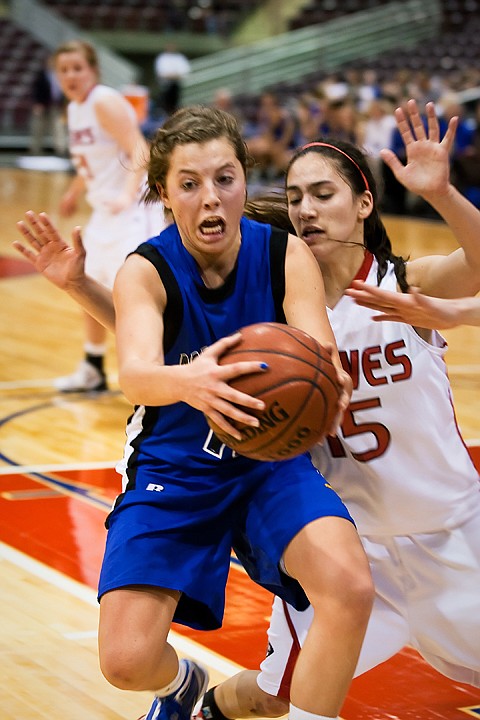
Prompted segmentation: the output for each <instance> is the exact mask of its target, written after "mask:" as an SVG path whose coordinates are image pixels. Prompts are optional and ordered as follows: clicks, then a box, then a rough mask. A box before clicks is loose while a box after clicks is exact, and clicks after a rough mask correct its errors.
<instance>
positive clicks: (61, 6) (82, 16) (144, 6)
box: [44, 0, 259, 36]
mask: <svg viewBox="0 0 480 720" xmlns="http://www.w3.org/2000/svg"><path fill="white" fill-rule="evenodd" d="M44 2H45V5H47V6H48V7H49V8H50V9H51V10H55V11H56V12H58V13H60V14H61V15H63V16H64V17H65V18H66V19H67V20H70V21H71V22H74V23H75V24H77V25H78V27H80V28H81V29H82V30H103V31H105V30H107V31H110V30H129V31H133V32H135V31H144V32H145V31H146V32H194V33H211V34H220V35H223V36H228V35H229V34H230V33H231V32H232V30H233V29H234V28H235V27H236V26H237V25H238V23H239V22H240V21H241V20H242V19H243V18H244V17H245V16H246V15H247V14H248V13H249V12H251V11H252V10H253V9H255V8H256V7H258V5H259V1H258V0H197V2H195V1H194V0H193V1H192V0H122V1H118V0H102V2H97V1H95V0H76V2H75V3H71V2H69V0H44Z"/></svg>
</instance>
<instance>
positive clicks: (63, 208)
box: [59, 173, 85, 217]
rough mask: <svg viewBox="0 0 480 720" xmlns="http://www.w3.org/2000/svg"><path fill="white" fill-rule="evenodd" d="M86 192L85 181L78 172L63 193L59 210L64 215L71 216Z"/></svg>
mask: <svg viewBox="0 0 480 720" xmlns="http://www.w3.org/2000/svg"><path fill="white" fill-rule="evenodd" d="M84 192H85V181H84V179H83V178H82V176H81V175H78V173H77V174H76V175H75V177H74V178H73V180H72V181H71V183H70V185H69V186H68V188H67V189H66V191H65V192H64V194H63V195H62V198H61V200H60V206H59V212H60V215H62V217H70V216H71V215H73V213H74V212H75V210H76V209H77V207H78V201H79V200H80V198H81V196H82V195H83V193H84Z"/></svg>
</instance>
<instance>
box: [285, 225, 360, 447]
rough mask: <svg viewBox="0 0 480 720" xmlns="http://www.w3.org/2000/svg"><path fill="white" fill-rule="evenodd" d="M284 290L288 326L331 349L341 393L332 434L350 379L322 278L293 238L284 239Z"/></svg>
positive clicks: (346, 399) (304, 247)
mask: <svg viewBox="0 0 480 720" xmlns="http://www.w3.org/2000/svg"><path fill="white" fill-rule="evenodd" d="M285 275H286V291H285V300H284V304H283V307H284V311H285V317H286V319H287V322H288V324H289V325H292V326H294V327H297V328H299V329H300V330H304V331H305V332H307V333H308V334H309V335H311V336H312V337H314V338H315V339H316V340H318V342H319V343H320V344H321V345H323V346H325V347H327V348H329V349H331V356H332V362H333V364H334V365H335V367H336V369H337V377H338V382H339V384H340V386H341V387H342V389H343V391H342V394H341V396H340V399H339V412H338V415H337V418H336V419H335V423H334V428H332V434H334V433H335V429H336V428H337V426H338V424H339V421H340V419H341V415H342V414H343V412H344V411H345V409H346V408H347V406H348V404H349V402H350V396H351V394H352V380H351V378H350V376H349V375H348V373H346V372H345V370H344V369H343V367H342V364H341V361H340V356H339V354H338V349H337V344H336V341H335V337H334V335H333V331H332V328H331V325H330V321H329V319H328V315H327V310H326V302H325V289H324V285H323V277H322V274H321V271H320V268H319V267H318V263H317V261H316V260H315V258H314V256H313V254H312V252H311V251H310V250H309V248H308V247H307V245H305V243H304V242H303V241H302V240H300V239H299V238H297V237H296V236H295V235H289V236H288V246H287V257H286V263H285Z"/></svg>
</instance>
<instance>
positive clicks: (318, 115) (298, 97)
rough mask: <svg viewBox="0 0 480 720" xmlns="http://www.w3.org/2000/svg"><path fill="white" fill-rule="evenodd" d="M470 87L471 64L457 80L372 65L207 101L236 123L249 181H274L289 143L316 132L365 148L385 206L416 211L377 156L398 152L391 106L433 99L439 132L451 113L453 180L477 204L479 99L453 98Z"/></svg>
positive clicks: (477, 76)
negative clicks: (385, 73) (384, 75)
mask: <svg viewBox="0 0 480 720" xmlns="http://www.w3.org/2000/svg"><path fill="white" fill-rule="evenodd" d="M472 87H480V69H474V68H473V69H472V70H469V71H468V72H465V73H463V77H461V78H460V77H458V76H457V75H451V76H447V75H445V76H441V77H440V76H432V75H428V74H427V73H425V72H422V71H416V72H412V71H408V70H401V71H399V72H397V73H396V75H395V76H392V77H390V78H388V79H385V80H383V81H380V80H379V78H378V76H377V73H376V72H375V70H373V69H366V70H363V71H360V70H353V69H352V70H348V71H346V72H345V73H342V74H341V73H335V74H331V75H327V76H325V77H324V78H323V79H322V80H321V81H319V82H318V83H317V84H316V85H314V86H313V87H312V88H311V89H309V90H303V91H301V92H292V91H290V92H289V90H288V88H281V89H279V90H275V91H268V92H263V93H261V94H260V95H259V96H256V97H253V96H252V97H251V98H246V97H242V98H235V97H234V96H233V95H232V94H231V93H230V92H229V90H228V88H224V89H222V90H220V91H218V93H217V95H216V97H215V100H214V104H216V105H219V106H220V107H223V108H224V109H226V110H229V111H230V112H232V113H233V114H234V115H235V116H236V117H237V119H238V120H239V122H240V123H241V126H242V128H243V135H244V137H245V139H246V141H247V144H248V147H249V150H250V153H251V155H252V156H253V158H254V160H255V168H254V170H253V176H252V182H253V183H260V184H272V183H273V184H275V183H278V182H281V179H282V176H283V172H284V170H285V168H286V166H287V164H288V161H289V159H290V157H291V154H292V151H293V149H294V148H296V147H298V146H300V145H303V144H305V143H308V142H310V141H312V140H315V139H317V138H318V137H325V136H329V137H334V138H343V139H345V140H348V141H351V142H354V143H359V144H360V145H361V146H362V147H364V148H365V150H366V151H367V152H368V154H369V157H370V162H371V166H372V171H373V173H374V176H375V178H376V180H377V183H378V186H379V189H380V196H381V198H382V207H383V209H384V210H385V211H387V212H393V213H399V214H400V213H410V212H411V213H412V214H422V212H425V213H428V212H429V211H428V210H427V208H422V207H421V206H419V204H418V201H414V200H413V199H412V198H410V197H409V196H408V193H406V192H405V190H404V189H402V187H401V186H399V184H398V183H397V182H396V180H395V178H394V177H393V175H392V173H391V172H390V171H389V170H388V168H387V167H386V166H385V165H384V163H383V161H382V160H381V157H380V150H381V149H382V148H384V147H388V148H391V149H393V150H394V151H395V152H396V153H397V154H398V155H399V157H402V152H403V150H402V147H403V143H402V142H401V139H400V137H399V134H398V131H397V130H396V126H395V120H394V116H393V113H394V110H395V108H396V107H398V106H400V105H402V104H403V103H404V102H405V101H406V100H407V99H408V98H415V99H416V100H417V101H418V103H419V107H421V108H423V107H424V106H425V104H426V103H427V102H430V101H431V102H434V103H435V106H436V110H437V113H438V114H439V116H440V124H441V130H443V129H445V128H446V125H447V123H448V120H449V119H450V118H451V117H452V116H453V115H458V117H459V124H458V129H457V133H456V140H455V147H454V150H453V153H452V178H453V180H454V182H455V184H456V185H457V187H459V189H461V190H462V192H463V193H464V194H466V195H467V196H468V197H469V198H470V200H471V201H472V202H474V203H475V204H476V205H477V206H478V207H480V100H477V101H472V102H470V103H465V102H462V101H461V99H460V95H459V88H462V89H463V88H472Z"/></svg>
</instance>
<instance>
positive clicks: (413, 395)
mask: <svg viewBox="0 0 480 720" xmlns="http://www.w3.org/2000/svg"><path fill="white" fill-rule="evenodd" d="M377 267H378V266H377V262H376V260H375V259H374V258H373V256H371V255H370V254H368V255H367V257H366V259H365V263H364V266H363V268H362V270H361V271H360V273H359V276H358V277H360V278H361V279H365V281H366V282H367V283H369V284H372V285H376V284H377V279H376V277H377ZM396 285H397V282H396V278H395V273H394V269H393V265H392V264H390V265H389V268H388V271H387V273H386V275H385V277H384V278H383V279H382V282H381V287H382V288H383V289H386V290H393V291H396ZM373 314H374V311H372V310H369V309H368V308H364V307H360V306H359V305H357V304H356V303H355V302H354V300H353V299H352V298H350V297H348V296H346V295H344V296H343V297H342V299H341V300H340V301H339V302H338V304H337V305H336V306H335V308H334V309H333V310H329V318H330V322H331V325H332V328H333V332H334V334H335V337H336V340H337V345H338V348H339V351H340V355H341V358H342V363H343V365H344V368H345V369H346V370H348V372H349V374H350V375H351V377H352V379H353V394H352V399H351V403H350V406H349V408H348V409H347V411H346V413H345V416H344V419H343V422H342V427H341V430H340V431H339V435H338V437H336V438H330V439H327V440H326V441H325V442H324V444H323V445H322V446H319V447H316V448H315V449H314V450H313V452H312V455H313V458H314V462H315V464H316V466H317V467H318V468H319V470H320V471H321V472H322V473H323V474H324V475H325V477H326V478H327V480H328V481H329V482H330V484H331V485H332V486H333V487H334V489H335V490H336V491H337V492H338V493H339V495H340V497H341V498H342V499H343V501H344V502H345V504H346V505H347V507H348V509H349V510H350V512H351V514H352V516H353V518H354V520H355V521H356V523H357V527H358V530H359V532H360V534H362V535H386V534H388V535H408V534H410V533H417V532H422V533H425V532H433V531H437V530H442V529H446V528H451V527H454V526H455V525H457V524H458V523H460V522H462V521H463V520H465V519H466V518H468V517H469V516H470V515H471V514H472V512H474V511H475V508H476V507H478V494H479V491H480V483H479V476H478V473H477V472H476V471H475V468H474V466H473V463H472V461H471V460H470V457H469V454H468V451H467V449H466V447H465V444H464V442H463V440H462V437H461V435H460V432H459V429H458V426H457V423H456V419H455V412H454V408H453V404H452V397H451V389H450V384H449V381H448V377H447V371H446V366H445V361H444V355H445V352H446V349H447V346H446V342H445V340H444V338H442V337H441V335H440V334H439V333H437V332H433V333H432V344H429V343H427V342H425V341H424V340H423V339H422V338H421V337H419V335H418V334H417V333H416V332H415V330H414V329H413V328H412V327H411V326H410V325H406V324H403V323H395V322H381V323H375V322H373V321H372V320H371V317H372V315H373Z"/></svg>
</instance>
